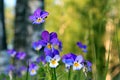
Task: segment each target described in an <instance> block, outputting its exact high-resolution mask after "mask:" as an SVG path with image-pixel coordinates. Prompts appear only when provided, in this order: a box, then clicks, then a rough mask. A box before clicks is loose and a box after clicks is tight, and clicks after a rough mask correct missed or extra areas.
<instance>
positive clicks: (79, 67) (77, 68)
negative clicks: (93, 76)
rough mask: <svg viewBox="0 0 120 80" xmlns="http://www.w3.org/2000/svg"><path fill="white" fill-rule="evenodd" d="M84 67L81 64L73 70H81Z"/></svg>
mask: <svg viewBox="0 0 120 80" xmlns="http://www.w3.org/2000/svg"><path fill="white" fill-rule="evenodd" d="M82 67H83V65H82V64H79V66H77V67H76V66H73V70H80V69H81V68H82Z"/></svg>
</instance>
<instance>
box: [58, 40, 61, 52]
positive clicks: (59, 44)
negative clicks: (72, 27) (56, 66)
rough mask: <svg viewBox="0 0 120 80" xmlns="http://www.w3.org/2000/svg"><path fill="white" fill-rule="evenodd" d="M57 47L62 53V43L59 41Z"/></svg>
mask: <svg viewBox="0 0 120 80" xmlns="http://www.w3.org/2000/svg"><path fill="white" fill-rule="evenodd" d="M58 47H59V50H60V51H62V42H61V41H59V45H58Z"/></svg>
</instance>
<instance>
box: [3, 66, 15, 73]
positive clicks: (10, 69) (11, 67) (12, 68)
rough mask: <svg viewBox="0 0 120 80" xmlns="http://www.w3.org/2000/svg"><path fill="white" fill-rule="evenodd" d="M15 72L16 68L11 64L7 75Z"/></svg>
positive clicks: (7, 69)
mask: <svg viewBox="0 0 120 80" xmlns="http://www.w3.org/2000/svg"><path fill="white" fill-rule="evenodd" d="M14 70H15V67H14V66H13V65H11V64H10V65H9V66H7V68H6V71H5V73H7V74H9V73H10V72H13V71H14Z"/></svg>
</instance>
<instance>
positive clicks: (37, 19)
mask: <svg viewBox="0 0 120 80" xmlns="http://www.w3.org/2000/svg"><path fill="white" fill-rule="evenodd" d="M48 14H49V13H48V12H46V11H42V10H41V9H39V8H38V9H37V10H36V11H35V12H34V14H33V15H31V16H30V17H29V19H30V20H31V21H32V22H33V24H40V23H43V22H45V20H44V19H45V18H46V17H47V16H48Z"/></svg>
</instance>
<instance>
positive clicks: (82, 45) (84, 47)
mask: <svg viewBox="0 0 120 80" xmlns="http://www.w3.org/2000/svg"><path fill="white" fill-rule="evenodd" d="M77 46H78V47H79V48H81V49H82V51H83V52H87V46H86V45H84V44H82V43H81V42H77Z"/></svg>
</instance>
